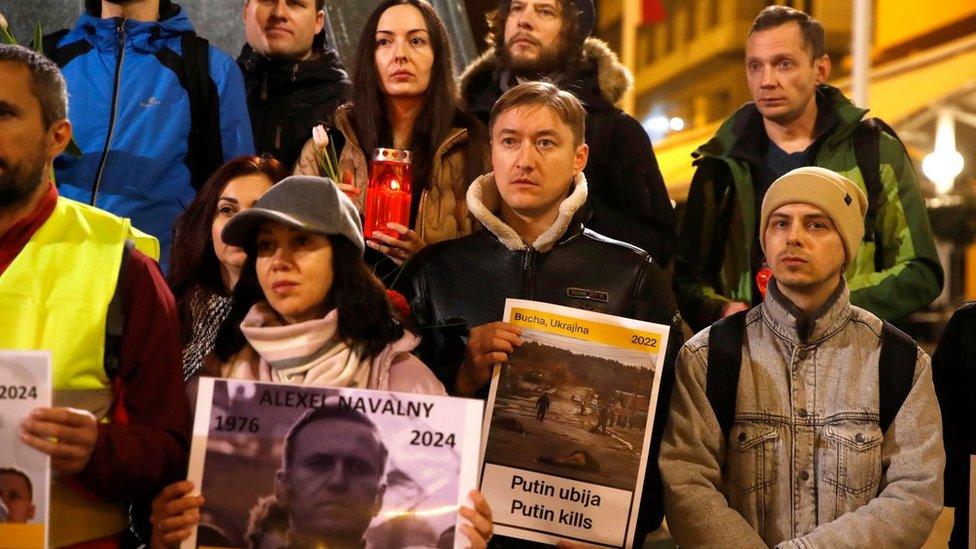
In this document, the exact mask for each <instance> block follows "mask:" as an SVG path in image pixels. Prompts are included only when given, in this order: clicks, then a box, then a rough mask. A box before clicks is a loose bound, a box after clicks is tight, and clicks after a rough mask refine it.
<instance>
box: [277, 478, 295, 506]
mask: <svg viewBox="0 0 976 549" xmlns="http://www.w3.org/2000/svg"><path fill="white" fill-rule="evenodd" d="M290 482H291V481H290V479H289V478H288V471H286V470H284V469H278V472H277V473H275V499H276V500H278V503H279V504H281V505H288V488H289V487H290V484H289V483H290Z"/></svg>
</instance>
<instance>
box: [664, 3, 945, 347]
mask: <svg viewBox="0 0 976 549" xmlns="http://www.w3.org/2000/svg"><path fill="white" fill-rule="evenodd" d="M830 67H831V63H830V57H828V56H827V54H826V49H825V40H824V29H823V26H821V24H820V23H819V22H818V21H817V20H815V19H813V18H812V17H810V16H809V15H807V14H806V13H803V12H802V11H799V10H795V9H793V8H789V7H786V6H769V7H768V8H766V9H764V10H763V11H762V12H760V13H759V15H758V16H757V17H756V19H755V21H754V22H753V25H752V28H751V30H750V31H749V37H748V39H747V40H746V59H745V69H746V81H747V84H748V85H749V90H750V92H751V93H752V97H753V102H752V103H747V104H745V105H743V106H742V107H741V108H740V109H739V110H738V111H736V112H735V114H733V115H732V116H730V117H729V118H728V119H727V120H726V121H725V123H723V124H722V126H721V127H720V128H719V130H718V132H717V133H716V134H715V136H714V137H713V138H711V140H709V141H708V142H707V143H705V144H704V145H702V146H701V147H699V148H698V150H697V151H695V153H694V156H695V157H696V158H697V159H698V160H697V165H698V169H697V171H696V172H695V176H694V178H693V179H692V182H691V190H690V192H689V194H688V203H687V205H686V208H685V214H684V218H683V221H682V227H681V239H680V240H679V242H678V251H677V253H676V254H675V265H674V286H675V293H676V294H677V296H678V304H679V305H680V306H681V314H682V315H683V316H684V318H685V320H687V321H688V323H689V324H691V327H692V328H694V329H696V330H700V329H702V328H704V327H706V326H708V325H709V324H711V323H712V322H715V321H716V320H718V319H720V318H722V317H725V316H728V315H730V314H733V313H735V312H737V311H742V310H745V309H748V308H749V307H752V306H754V305H757V304H759V302H760V301H761V300H762V294H763V289H764V287H765V280H768V273H769V269H768V267H766V266H765V265H764V260H765V258H764V257H763V255H762V251H761V246H760V243H759V237H760V236H761V235H760V234H759V231H757V230H756V222H757V221H758V218H757V217H758V216H757V215H756V214H757V212H758V210H759V205H760V204H761V203H762V200H763V196H764V194H765V193H766V189H767V188H769V185H770V184H771V183H772V182H773V181H774V180H775V179H776V178H778V177H780V176H782V175H783V174H785V173H786V172H788V171H790V170H792V169H795V168H799V167H801V166H820V167H822V168H828V169H830V170H833V171H836V172H838V173H840V174H843V175H845V176H846V177H847V178H848V179H851V180H853V181H856V182H857V183H858V185H859V186H860V187H861V189H862V190H864V191H865V192H866V193H867V196H868V203H869V204H870V207H869V208H868V211H867V215H866V219H865V231H864V242H863V244H862V245H861V246H860V247H859V248H856V251H857V254H856V256H855V257H852V258H851V260H850V261H849V262H848V271H847V283H848V287H849V288H850V292H851V303H853V304H854V305H857V306H858V307H863V308H865V309H867V310H869V311H871V312H872V313H874V314H876V315H878V316H880V317H881V318H884V319H886V320H897V319H899V318H902V317H904V316H906V315H908V314H909V313H911V312H912V311H915V310H917V309H920V308H922V307H925V306H926V305H928V304H929V302H931V301H932V300H933V299H935V297H936V296H938V295H939V292H940V291H941V290H942V283H943V274H942V266H941V264H940V262H939V256H938V254H937V253H936V250H935V242H934V240H933V238H932V229H931V228H930V226H929V219H928V215H927V214H926V211H925V203H924V201H923V200H922V196H921V190H920V189H919V186H918V180H917V178H916V176H915V170H914V168H913V167H912V161H911V159H909V158H908V154H907V153H906V151H905V148H904V147H903V146H902V144H901V143H900V142H899V141H898V139H897V138H896V137H895V136H894V135H893V134H891V133H889V132H888V130H884V131H882V127H881V126H882V125H883V123H881V122H879V121H878V120H877V119H864V116H865V114H866V113H867V110H865V109H861V108H858V107H856V106H854V105H853V104H852V103H851V102H850V100H849V99H847V98H846V97H844V95H843V94H842V93H841V92H840V90H838V89H837V88H835V87H832V86H829V85H827V84H825V82H826V81H827V79H828V77H829V76H830ZM872 189H873V190H872Z"/></svg>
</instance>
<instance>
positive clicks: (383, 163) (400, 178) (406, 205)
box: [363, 149, 413, 238]
mask: <svg viewBox="0 0 976 549" xmlns="http://www.w3.org/2000/svg"><path fill="white" fill-rule="evenodd" d="M412 186H413V167H412V165H411V159H410V151H407V150H404V149H376V150H374V151H373V160H372V161H371V162H370V163H369V184H368V185H367V186H366V221H365V224H364V226H363V234H364V235H365V236H366V238H372V237H373V233H374V232H381V233H384V234H387V235H389V236H392V237H393V238H398V237H399V236H400V235H399V234H398V233H397V232H396V231H394V230H393V229H389V228H387V226H386V224H387V223H399V224H401V225H403V226H405V227H409V226H410V201H411V199H412V198H413V195H412V193H411V187H412Z"/></svg>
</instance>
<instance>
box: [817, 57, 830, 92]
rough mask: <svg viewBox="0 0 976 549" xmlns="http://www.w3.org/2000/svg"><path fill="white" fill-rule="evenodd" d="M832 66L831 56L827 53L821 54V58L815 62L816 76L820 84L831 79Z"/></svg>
mask: <svg viewBox="0 0 976 549" xmlns="http://www.w3.org/2000/svg"><path fill="white" fill-rule="evenodd" d="M830 68H831V64H830V56H829V55H827V54H826V53H825V54H823V55H822V56H820V59H817V60H816V61H814V62H813V70H814V73H815V76H814V78H815V79H816V82H817V85H818V86H819V85H820V84H825V83H827V80H829V79H830Z"/></svg>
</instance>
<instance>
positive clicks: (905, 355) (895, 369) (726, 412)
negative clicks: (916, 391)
mask: <svg viewBox="0 0 976 549" xmlns="http://www.w3.org/2000/svg"><path fill="white" fill-rule="evenodd" d="M747 312H748V311H741V312H738V313H736V314H734V315H730V316H727V317H725V318H723V319H721V320H719V321H718V322H716V323H715V324H712V326H711V327H710V328H709V329H708V366H707V371H706V374H705V396H706V397H708V403H709V404H710V405H711V407H712V411H713V412H714V413H715V418H716V419H718V424H719V426H721V428H722V434H723V436H725V438H726V439H728V436H729V432H730V431H731V430H732V425H733V423H734V422H735V402H736V394H737V392H738V387H739V370H740V369H741V367H742V343H743V341H744V339H745V331H746V313H747ZM882 322H884V325H883V327H882V328H881V356H880V358H879V359H878V383H879V384H880V388H881V391H880V396H879V409H880V410H879V415H880V416H881V417H880V420H879V421H878V424H879V425H880V426H881V432H882V433H886V432H887V431H888V427H889V426H890V425H891V422H892V421H894V419H895V416H896V415H898V410H900V409H901V405H902V404H903V403H904V402H905V398H907V397H908V392H909V391H910V390H911V388H912V380H913V378H914V376H915V358H916V356H917V353H918V346H917V345H916V344H915V340H913V339H912V338H911V337H909V336H908V335H906V334H905V333H904V332H902V331H901V330H899V329H898V328H896V327H894V326H893V325H891V324H890V323H888V322H887V321H882Z"/></svg>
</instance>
